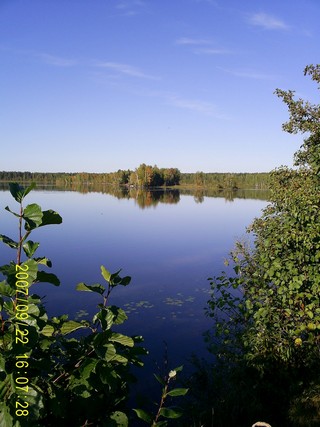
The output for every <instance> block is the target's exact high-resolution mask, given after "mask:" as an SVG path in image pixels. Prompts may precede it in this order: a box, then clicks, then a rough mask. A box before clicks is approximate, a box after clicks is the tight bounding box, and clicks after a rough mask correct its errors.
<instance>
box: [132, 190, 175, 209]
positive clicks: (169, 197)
mask: <svg viewBox="0 0 320 427" xmlns="http://www.w3.org/2000/svg"><path fill="white" fill-rule="evenodd" d="M130 196H132V197H133V198H134V199H135V201H136V203H137V205H138V206H139V207H140V208H141V209H145V208H148V207H151V206H157V205H158V203H170V204H175V203H179V201H180V192H179V190H156V191H145V190H141V189H132V190H131V191H130Z"/></svg>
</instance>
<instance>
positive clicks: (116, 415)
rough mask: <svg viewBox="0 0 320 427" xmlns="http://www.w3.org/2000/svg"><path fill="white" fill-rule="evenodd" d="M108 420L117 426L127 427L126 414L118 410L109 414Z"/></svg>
mask: <svg viewBox="0 0 320 427" xmlns="http://www.w3.org/2000/svg"><path fill="white" fill-rule="evenodd" d="M110 420H112V421H115V422H116V423H117V424H116V425H117V426H119V427H127V426H128V423H129V421H128V417H127V416H126V414H125V413H123V412H120V411H115V412H113V413H112V414H111V415H110Z"/></svg>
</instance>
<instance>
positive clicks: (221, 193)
mask: <svg viewBox="0 0 320 427" xmlns="http://www.w3.org/2000/svg"><path fill="white" fill-rule="evenodd" d="M7 190H9V183H5V182H0V191H7ZM35 190H39V191H41V190H49V191H77V192H79V193H82V194H86V193H102V194H110V195H111V196H114V197H116V198H117V199H134V200H135V201H136V203H137V205H138V206H139V207H140V208H142V209H144V208H147V207H151V206H156V205H157V204H158V203H170V204H175V203H179V201H180V195H188V196H193V197H194V201H195V202H196V203H203V202H204V198H205V197H223V198H225V200H226V201H229V202H233V201H234V199H256V200H268V199H269V194H270V193H269V191H268V190H254V189H253V190H244V189H238V190H218V189H204V188H195V189H168V188H167V189H166V188H159V189H148V190H145V189H142V188H136V187H128V186H118V185H108V184H91V183H87V184H81V183H73V184H70V185H52V184H49V185H43V184H37V187H36V188H35Z"/></svg>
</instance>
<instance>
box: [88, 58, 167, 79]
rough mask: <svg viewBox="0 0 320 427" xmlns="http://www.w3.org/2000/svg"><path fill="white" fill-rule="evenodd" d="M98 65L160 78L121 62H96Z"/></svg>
mask: <svg viewBox="0 0 320 427" xmlns="http://www.w3.org/2000/svg"><path fill="white" fill-rule="evenodd" d="M96 66H97V67H101V68H107V69H109V70H114V71H116V72H118V73H121V74H125V75H127V76H131V77H137V78H141V79H151V80H159V77H157V76H152V75H150V74H146V73H145V72H144V71H142V70H140V69H139V68H137V67H134V66H132V65H129V64H122V63H119V62H101V63H99V64H96Z"/></svg>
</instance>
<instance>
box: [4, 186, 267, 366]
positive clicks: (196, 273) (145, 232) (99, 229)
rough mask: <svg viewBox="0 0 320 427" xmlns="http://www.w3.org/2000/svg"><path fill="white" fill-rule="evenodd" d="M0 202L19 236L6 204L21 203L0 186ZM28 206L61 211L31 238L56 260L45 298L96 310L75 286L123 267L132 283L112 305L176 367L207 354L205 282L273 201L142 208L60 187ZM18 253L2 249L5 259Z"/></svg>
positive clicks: (70, 308) (42, 288) (56, 305)
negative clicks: (166, 353) (188, 358)
mask: <svg viewBox="0 0 320 427" xmlns="http://www.w3.org/2000/svg"><path fill="white" fill-rule="evenodd" d="M197 200H198V199H197ZM0 202H1V203H0V206H1V210H0V233H2V234H5V235H7V236H9V237H11V238H15V237H16V236H17V224H16V221H15V218H14V217H13V216H12V215H10V214H9V213H7V212H6V211H5V210H3V208H4V207H5V206H6V205H9V206H10V208H11V209H14V208H15V207H16V206H18V205H17V204H16V202H15V201H14V200H13V199H12V198H11V196H10V194H9V193H8V192H0ZM28 203H38V204H39V205H40V206H41V207H42V209H43V210H45V209H50V208H51V209H54V210H56V211H57V212H59V213H60V215H61V216H62V218H63V224H61V225H56V226H50V227H44V228H43V229H38V230H36V231H35V232H34V233H33V236H32V237H31V238H32V240H34V241H39V242H40V243H41V244H40V247H39V249H38V251H37V256H47V257H48V258H49V259H51V261H52V262H53V268H52V272H53V273H55V274H56V275H57V276H58V277H59V278H60V280H61V285H60V287H58V288H56V287H54V286H52V285H46V284H41V285H39V286H38V289H36V288H34V292H35V293H38V294H39V295H41V296H44V295H46V301H47V302H46V306H47V308H48V310H49V313H50V314H51V315H60V314H63V313H68V314H69V315H70V317H71V318H72V317H73V316H74V315H75V314H76V313H77V312H81V313H82V314H84V313H89V315H90V316H91V315H92V314H94V313H95V310H96V304H97V303H99V302H100V300H99V298H98V296H96V295H94V294H89V293H86V292H77V291H75V286H76V284H77V283H79V282H86V283H87V284H93V283H103V279H102V277H101V275H100V266H101V265H102V264H103V265H104V266H105V267H106V268H107V269H108V270H110V271H111V272H115V271H117V270H118V269H120V268H122V269H123V271H122V273H123V275H129V276H132V282H131V284H130V285H129V286H128V287H126V288H121V289H116V290H114V292H113V294H111V300H110V302H111V303H112V304H116V305H120V306H121V307H123V308H124V309H125V310H126V311H127V313H128V316H129V321H128V322H127V324H125V325H124V329H125V331H126V332H127V333H128V334H135V335H142V336H144V338H145V346H146V347H147V348H148V349H149V350H150V353H151V359H150V360H153V359H157V360H158V361H159V359H161V356H162V353H163V351H164V344H163V341H164V340H165V341H166V342H167V344H168V350H169V357H170V360H171V361H172V364H173V365H174V364H181V361H182V359H183V358H184V357H185V356H186V355H189V354H190V353H191V352H192V351H197V352H198V353H199V354H200V355H204V354H205V345H204V343H203V338H202V333H203V332H204V331H205V330H206V329H208V328H209V327H210V322H211V321H210V320H209V319H206V317H205V315H204V307H205V305H206V301H207V300H208V297H209V282H208V280H207V278H208V277H210V276H211V277H212V276H214V275H219V274H220V272H221V271H222V270H223V269H224V268H225V266H224V264H223V260H224V258H226V257H227V255H228V252H229V251H230V250H231V249H232V247H233V245H234V242H235V240H236V239H239V238H240V239H241V238H243V237H246V238H247V236H246V233H245V228H246V227H247V226H248V225H249V224H250V223H251V222H252V220H253V218H254V217H255V216H259V215H260V212H261V209H262V208H263V207H264V206H266V204H267V202H266V201H262V200H251V199H234V201H226V199H225V198H223V197H220V198H214V197H204V198H203V202H202V203H196V201H195V198H194V197H193V196H191V195H180V199H179V201H178V203H171V204H168V203H158V204H157V205H156V206H150V207H146V208H144V209H140V208H139V205H138V203H137V202H136V201H135V200H134V199H118V198H115V197H113V196H111V195H108V194H102V193H87V194H82V193H77V192H62V191H37V192H33V193H31V194H29V195H28V196H27V198H26V201H25V204H28ZM15 205H16V206H15ZM14 255H15V254H14V251H13V250H10V249H9V248H7V247H5V246H4V245H1V247H0V256H1V265H3V264H4V263H6V262H8V261H9V260H10V259H13V258H14ZM152 363H153V362H152ZM151 369H152V368H151Z"/></svg>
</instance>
